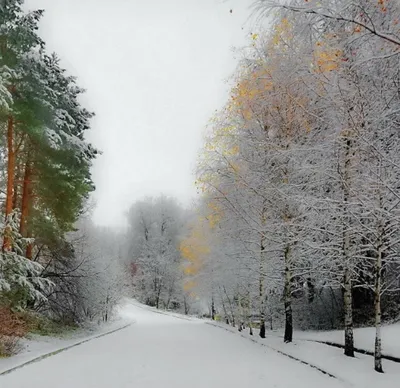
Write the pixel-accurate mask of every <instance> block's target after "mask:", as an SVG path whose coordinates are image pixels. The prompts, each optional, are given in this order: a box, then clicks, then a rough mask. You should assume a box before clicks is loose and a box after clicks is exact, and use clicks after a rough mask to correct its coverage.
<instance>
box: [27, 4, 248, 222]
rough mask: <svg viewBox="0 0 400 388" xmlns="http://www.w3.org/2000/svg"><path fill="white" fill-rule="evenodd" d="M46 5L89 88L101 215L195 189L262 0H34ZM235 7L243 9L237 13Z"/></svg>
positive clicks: (61, 45)
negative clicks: (255, 1) (212, 122)
mask: <svg viewBox="0 0 400 388" xmlns="http://www.w3.org/2000/svg"><path fill="white" fill-rule="evenodd" d="M25 4H26V8H28V9H35V8H43V9H45V10H46V14H45V17H44V19H43V20H42V23H41V30H40V34H41V35H42V37H43V38H44V39H45V41H46V43H47V47H48V50H49V51H56V52H57V53H58V54H59V56H60V57H61V58H62V65H63V66H64V67H66V68H67V69H68V70H69V71H70V73H71V74H72V75H75V76H77V77H78V78H79V82H78V83H79V85H81V86H83V87H84V88H86V89H87V90H88V92H87V94H86V96H85V98H84V100H83V102H84V104H85V106H86V107H87V108H89V109H91V110H93V111H95V112H96V118H95V119H94V121H93V129H92V130H91V133H90V134H89V135H88V139H89V140H90V141H91V142H92V143H93V144H94V145H95V146H97V147H98V148H100V149H101V150H102V151H103V155H102V156H101V157H100V158H99V159H98V160H97V161H96V162H95V165H94V168H93V178H94V181H95V184H96V188H97V189H96V192H95V194H94V198H95V200H96V203H97V208H96V210H95V213H94V220H95V222H97V223H99V224H102V225H110V226H118V225H122V224H125V215H124V213H125V212H126V211H127V209H128V208H129V206H130V205H131V204H132V203H133V202H134V201H135V200H137V199H140V198H142V197H144V196H147V195H158V194H160V193H165V194H167V195H172V196H175V197H177V198H178V199H179V200H180V201H181V202H182V203H183V204H185V205H186V204H188V203H190V202H191V200H192V199H193V198H194V196H195V194H196V191H195V187H194V180H195V178H194V175H193V172H194V168H195V162H196V156H197V153H198V151H199V148H200V146H201V139H202V133H203V131H204V128H205V126H206V124H207V122H208V120H209V119H210V117H211V116H212V114H213V112H214V111H215V110H216V109H218V108H220V107H221V106H222V105H223V104H224V102H225V101H226V98H227V93H228V90H229V84H227V83H226V80H227V79H228V78H229V76H230V75H231V74H232V72H233V71H234V69H235V67H236V64H237V62H238V60H237V58H235V54H234V52H233V50H232V49H233V47H241V46H243V45H244V44H245V42H246V39H247V38H248V36H249V33H250V31H251V23H250V22H249V21H248V18H249V16H250V15H251V9H249V6H250V5H251V4H252V0H25ZM230 9H232V10H233V12H232V13H230Z"/></svg>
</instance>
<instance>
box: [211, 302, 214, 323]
mask: <svg viewBox="0 0 400 388" xmlns="http://www.w3.org/2000/svg"><path fill="white" fill-rule="evenodd" d="M211 319H212V320H213V321H215V304H214V297H212V298H211Z"/></svg>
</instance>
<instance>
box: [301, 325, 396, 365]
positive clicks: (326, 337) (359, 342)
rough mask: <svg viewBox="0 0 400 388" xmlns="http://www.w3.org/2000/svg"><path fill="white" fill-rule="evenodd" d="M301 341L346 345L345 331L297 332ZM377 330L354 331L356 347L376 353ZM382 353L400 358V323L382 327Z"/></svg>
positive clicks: (362, 329)
mask: <svg viewBox="0 0 400 388" xmlns="http://www.w3.org/2000/svg"><path fill="white" fill-rule="evenodd" d="M296 337H297V338H299V339H307V340H317V341H330V342H334V343H337V344H340V345H343V344H344V335H343V331H322V332H297V333H296ZM374 341H375V328H374V327H365V328H361V329H355V330H354V346H355V347H356V348H359V349H363V350H369V351H371V352H373V351H374ZM382 353H383V354H384V355H387V356H394V357H399V358H400V323H396V324H393V325H387V326H382Z"/></svg>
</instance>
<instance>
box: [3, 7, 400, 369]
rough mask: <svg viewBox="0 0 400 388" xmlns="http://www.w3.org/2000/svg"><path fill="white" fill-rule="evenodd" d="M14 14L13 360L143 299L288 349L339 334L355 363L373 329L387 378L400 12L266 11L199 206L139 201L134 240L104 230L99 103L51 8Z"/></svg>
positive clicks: (9, 201) (9, 20)
mask: <svg viewBox="0 0 400 388" xmlns="http://www.w3.org/2000/svg"><path fill="white" fill-rule="evenodd" d="M6 4H7V5H6V6H3V9H2V10H1V12H0V130H1V137H0V153H1V160H0V163H1V164H0V190H1V194H0V201H1V211H2V217H1V219H2V224H0V228H1V240H2V250H1V253H0V302H1V304H0V319H1V320H3V321H4V322H8V323H9V324H8V325H6V324H2V325H1V327H0V354H2V353H4V354H6V353H10V352H12V349H13V346H14V344H15V338H16V337H18V336H21V335H24V333H25V332H26V331H29V330H32V328H31V327H30V325H31V326H32V325H35V324H36V325H38V324H39V323H40V322H43V321H44V320H46V321H47V320H50V321H53V322H58V323H60V324H63V325H66V324H68V325H81V324H83V323H84V322H86V321H99V322H100V321H107V320H108V319H109V318H110V317H111V316H112V313H113V309H114V308H115V306H117V304H118V303H119V301H120V300H121V298H122V297H124V296H127V297H133V298H135V299H137V300H138V301H140V302H142V303H144V304H147V305H149V306H153V307H155V308H157V309H166V310H173V311H177V312H180V313H183V314H191V315H196V316H202V317H207V318H209V319H212V320H215V321H221V322H224V323H226V324H229V325H231V326H234V327H237V328H238V330H244V329H245V328H246V330H249V332H250V333H251V334H252V335H258V336H260V337H261V338H265V337H266V336H268V333H269V332H270V331H273V330H277V329H283V332H284V334H283V340H284V342H286V343H290V342H292V341H293V339H294V338H293V336H294V334H293V333H294V330H328V329H329V330H333V329H340V330H343V332H344V339H345V341H344V353H345V355H346V356H349V357H354V352H355V346H356V344H355V343H354V336H353V329H354V328H355V327H364V326H373V327H375V330H376V335H375V351H374V359H375V364H374V368H375V370H376V371H377V372H382V371H383V368H382V351H381V348H382V339H381V327H382V324H383V323H389V322H394V321H396V320H398V319H399V316H400V314H399V312H400V256H399V254H400V228H399V222H400V186H399V178H400V136H399V129H400V66H399V64H400V19H399V17H400V3H398V2H396V1H391V0H357V1H350V0H335V1H331V0H319V1H314V0H309V1H307V0H293V1H283V0H282V1H272V0H271V1H269V0H258V1H256V2H255V3H254V6H253V15H254V18H256V19H257V20H258V21H259V26H260V27H259V30H257V31H253V32H252V33H251V34H250V36H249V38H248V44H247V46H246V47H243V48H242V50H241V58H240V60H239V61H238V66H237V70H236V71H235V73H234V74H233V75H232V77H231V81H230V84H231V90H230V93H229V98H228V100H227V101H226V102H225V105H224V106H223V107H222V108H221V107H215V108H218V110H217V111H216V113H215V115H213V117H211V118H210V122H209V124H208V125H207V128H205V129H204V136H203V137H204V139H203V145H202V148H201V152H200V153H199V155H198V158H197V165H196V171H195V175H196V178H195V185H196V187H197V190H198V196H197V198H196V199H195V203H194V204H193V206H190V207H184V206H182V205H181V204H180V203H179V201H178V200H176V199H174V198H171V197H169V196H154V197H151V198H150V197H149V198H144V199H142V200H140V201H136V202H135V203H133V204H132V206H131V208H130V209H129V212H128V213H127V221H128V227H127V228H126V230H124V231H123V232H120V231H115V230H112V229H110V228H104V227H99V226H96V225H95V224H94V223H93V222H92V221H91V208H92V202H91V193H92V192H93V191H94V190H95V187H94V183H93V181H92V177H91V166H92V162H93V161H94V159H95V158H96V157H97V156H98V155H99V154H100V153H101V151H100V150H97V149H95V147H93V146H92V145H91V144H89V143H88V142H87V141H86V140H85V134H86V133H87V131H88V130H89V128H90V126H91V118H92V117H93V113H92V112H89V111H87V110H86V109H85V108H84V107H83V106H82V105H81V103H80V96H81V94H82V93H84V90H83V89H81V88H80V87H79V86H78V84H77V80H76V79H75V78H74V77H72V76H70V75H69V74H68V72H67V71H66V70H64V69H63V68H62V67H61V66H60V61H59V59H58V57H57V55H56V54H48V53H47V51H46V47H45V42H44V41H43V40H42V39H41V38H40V37H39V35H38V33H37V29H38V24H39V22H40V19H41V17H42V14H43V12H42V11H35V12H31V13H25V12H23V11H22V1H21V0H13V1H8V2H7V3H6ZM265 25H266V26H265ZM28 317H29V318H28ZM32 322H33V323H32Z"/></svg>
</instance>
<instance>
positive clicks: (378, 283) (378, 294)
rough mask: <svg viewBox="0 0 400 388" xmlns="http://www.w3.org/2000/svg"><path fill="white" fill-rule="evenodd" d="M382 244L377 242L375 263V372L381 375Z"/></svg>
mask: <svg viewBox="0 0 400 388" xmlns="http://www.w3.org/2000/svg"><path fill="white" fill-rule="evenodd" d="M381 276H382V244H381V242H379V246H378V255H377V258H376V263H375V330H376V334H375V353H374V360H375V370H376V371H377V372H379V373H383V368H382V339H381V291H382V290H381V288H382V279H381Z"/></svg>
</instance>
